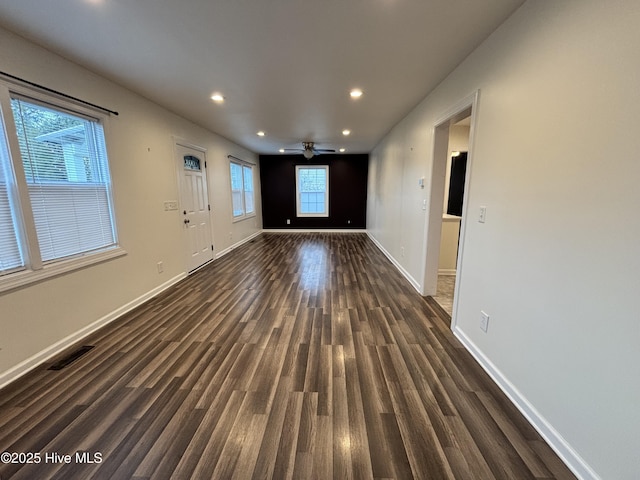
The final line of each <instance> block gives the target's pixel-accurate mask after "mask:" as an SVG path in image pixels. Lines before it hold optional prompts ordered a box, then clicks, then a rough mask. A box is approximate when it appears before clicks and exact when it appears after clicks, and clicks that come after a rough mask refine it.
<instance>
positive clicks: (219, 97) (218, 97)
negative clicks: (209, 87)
mask: <svg viewBox="0 0 640 480" xmlns="http://www.w3.org/2000/svg"><path fill="white" fill-rule="evenodd" d="M211 100H213V101H214V102H216V103H222V102H224V97H223V96H222V94H221V93H214V94H213V95H211Z"/></svg>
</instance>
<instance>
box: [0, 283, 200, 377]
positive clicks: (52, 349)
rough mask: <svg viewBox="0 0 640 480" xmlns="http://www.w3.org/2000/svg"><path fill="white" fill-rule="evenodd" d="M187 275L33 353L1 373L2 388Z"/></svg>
mask: <svg viewBox="0 0 640 480" xmlns="http://www.w3.org/2000/svg"><path fill="white" fill-rule="evenodd" d="M186 276H187V274H186V273H181V274H179V275H176V276H175V277H173V278H171V279H169V280H167V281H166V282H164V283H163V284H162V285H159V286H157V287H156V288H154V289H152V290H150V291H149V292H147V293H145V294H143V295H141V296H139V297H138V298H136V299H134V300H132V301H130V302H129V303H127V304H125V305H123V306H122V307H120V308H117V309H116V310H114V311H113V312H111V313H108V314H107V315H105V316H104V317H102V318H100V319H98V320H96V321H95V322H93V323H91V324H90V325H87V326H86V327H84V328H82V329H80V330H78V331H77V332H75V333H72V334H71V335H69V336H67V337H65V338H63V339H62V340H60V341H59V342H56V343H54V344H53V345H51V346H49V347H47V348H45V349H44V350H42V351H40V352H38V353H37V354H35V355H33V356H32V357H30V358H28V359H26V360H25V361H23V362H21V363H19V364H18V365H16V366H15V367H13V368H10V369H9V370H7V371H6V372H2V373H0V388H2V387H4V386H6V385H8V384H9V383H11V382H13V381H15V380H17V379H18V378H20V377H21V376H23V375H25V374H26V373H28V372H30V371H31V370H33V369H34V368H36V367H37V366H38V365H41V364H42V363H44V362H46V361H47V360H49V359H50V358H52V357H54V356H56V355H58V354H59V353H60V352H62V351H63V350H64V349H66V348H68V347H70V346H72V345H73V344H74V343H76V342H79V341H80V340H82V339H83V338H85V337H87V336H88V335H90V334H92V333H93V332H95V331H96V330H98V329H99V328H102V327H104V326H105V325H107V324H109V323H111V322H113V321H114V320H117V319H118V318H120V317H121V316H122V315H124V314H125V313H127V312H129V311H131V310H133V309H134V308H136V307H138V306H140V305H142V304H143V303H144V302H146V301H147V300H150V299H151V298H153V297H155V296H156V295H158V294H160V293H162V292H163V291H164V290H166V289H167V288H169V287H171V286H173V285H175V284H176V283H178V282H179V281H180V280H182V279H183V278H186Z"/></svg>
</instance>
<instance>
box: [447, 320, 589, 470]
mask: <svg viewBox="0 0 640 480" xmlns="http://www.w3.org/2000/svg"><path fill="white" fill-rule="evenodd" d="M453 334H454V335H455V336H456V338H457V339H458V340H460V342H461V343H462V345H463V346H464V347H465V348H466V349H467V351H468V352H469V353H471V355H472V356H473V358H475V360H476V361H477V362H478V363H479V364H480V366H481V367H482V368H483V369H484V371H485V372H487V374H488V375H489V376H490V377H491V379H492V380H493V382H494V383H495V384H496V385H497V386H498V387H499V388H500V390H502V392H503V393H504V394H505V395H506V396H507V397H508V398H509V400H510V401H511V403H513V404H514V405H515V406H516V408H517V409H518V410H520V413H522V415H524V417H525V418H526V419H527V421H528V422H529V423H530V424H531V426H532V427H533V428H535V429H536V430H537V431H538V433H539V434H540V436H542V438H543V439H544V440H545V442H547V443H548V444H549V446H550V447H551V448H552V449H553V450H554V451H555V452H556V454H557V455H558V456H559V457H560V458H561V459H562V461H563V462H564V463H565V464H566V465H567V467H569V469H570V470H571V471H572V472H573V473H574V474H575V475H576V477H578V478H579V479H581V480H601V478H600V477H599V476H598V474H596V472H594V471H593V469H592V468H591V467H590V466H589V465H588V464H587V462H585V460H584V459H583V458H582V457H581V456H580V455H579V454H578V452H576V451H575V450H574V449H573V448H572V447H571V445H570V444H569V443H568V442H567V441H566V440H565V439H564V437H563V436H562V435H560V433H559V432H558V431H557V430H556V429H555V428H553V426H552V425H551V424H550V423H549V422H548V421H547V420H546V419H545V418H544V417H543V416H542V415H541V414H540V412H538V410H536V408H535V407H534V406H533V405H532V404H531V403H530V402H529V401H528V400H527V399H526V397H525V396H524V395H523V394H522V393H521V392H520V391H519V390H518V389H517V388H516V387H515V386H514V385H513V384H512V383H511V382H510V381H509V380H508V379H507V378H506V377H505V376H504V374H503V373H502V372H501V371H500V370H499V369H498V368H497V367H496V366H495V365H494V364H493V363H492V362H491V360H489V358H488V357H487V356H486V355H484V353H482V351H481V350H480V349H479V348H478V347H477V346H476V344H475V343H473V341H471V339H470V338H469V337H468V336H467V335H466V334H465V333H464V331H463V330H462V329H461V328H460V327H459V326H455V327H454V329H453Z"/></svg>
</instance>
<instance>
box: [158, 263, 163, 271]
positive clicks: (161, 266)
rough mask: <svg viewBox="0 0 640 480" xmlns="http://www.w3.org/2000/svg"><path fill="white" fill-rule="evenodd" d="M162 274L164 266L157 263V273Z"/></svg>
mask: <svg viewBox="0 0 640 480" xmlns="http://www.w3.org/2000/svg"><path fill="white" fill-rule="evenodd" d="M162 272H164V265H163V264H162V262H158V273H162Z"/></svg>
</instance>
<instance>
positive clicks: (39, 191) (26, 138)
mask: <svg viewBox="0 0 640 480" xmlns="http://www.w3.org/2000/svg"><path fill="white" fill-rule="evenodd" d="M22 90H24V89H22V88H18V89H17V91H13V89H12V88H11V87H9V86H7V85H3V84H0V102H1V105H2V110H1V113H2V115H1V117H0V121H1V122H2V123H1V124H0V127H2V128H1V129H0V275H1V276H2V281H1V282H0V291H1V290H2V289H3V288H12V287H13V286H15V285H22V284H25V283H29V281H35V280H40V279H42V278H45V277H47V276H50V275H51V274H57V273H62V272H63V271H68V270H71V269H73V268H78V267H80V266H86V265H88V264H90V263H92V262H95V261H98V260H99V259H100V258H108V257H109V255H111V256H112V255H113V254H112V253H111V254H106V253H105V252H107V251H110V252H112V251H113V250H114V249H116V250H118V249H117V248H116V247H117V236H116V229H115V222H114V216H113V201H112V196H111V178H110V175H109V164H108V160H107V151H106V144H105V136H104V130H103V125H102V120H103V118H104V117H100V116H99V115H96V116H95V117H93V116H92V115H91V114H90V113H85V112H82V109H75V108H74V106H67V105H66V102H62V101H58V100H57V99H49V98H48V97H47V98H43V96H42V95H40V94H34V98H31V97H30V96H26V94H25V93H24V92H23V91H22ZM36 98H37V99H36ZM87 259H89V260H87ZM96 259H97V260H96ZM62 260H64V261H65V262H62V263H60V261H62ZM80 260H81V262H80ZM79 262H80V263H79ZM59 263H60V265H63V266H62V267H61V266H60V265H59ZM53 264H55V265H56V267H55V268H53V269H51V268H50V267H49V265H52V266H53ZM74 265H75V267H74ZM19 271H23V272H24V274H20V275H16V276H15V277H20V278H21V280H11V277H14V276H13V275H11V274H13V273H15V272H19ZM47 271H48V272H47ZM56 272H57V273H56ZM25 275H27V277H25ZM29 275H31V276H33V278H32V279H31V280H29V278H28V277H29ZM23 277H24V278H27V279H26V280H25V279H24V278H23ZM7 282H8V283H7ZM7 285H8V286H7Z"/></svg>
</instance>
